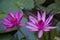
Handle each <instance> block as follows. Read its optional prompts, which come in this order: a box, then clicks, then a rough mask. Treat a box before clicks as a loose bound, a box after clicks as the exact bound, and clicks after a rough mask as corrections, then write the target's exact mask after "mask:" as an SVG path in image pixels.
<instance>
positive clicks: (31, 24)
mask: <svg viewBox="0 0 60 40" xmlns="http://www.w3.org/2000/svg"><path fill="white" fill-rule="evenodd" d="M27 24H29V25H30V26H33V27H34V28H38V27H37V26H36V25H35V24H33V23H31V22H27Z"/></svg>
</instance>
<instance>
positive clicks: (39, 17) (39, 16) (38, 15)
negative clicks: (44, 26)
mask: <svg viewBox="0 0 60 40" xmlns="http://www.w3.org/2000/svg"><path fill="white" fill-rule="evenodd" d="M37 17H38V21H40V20H41V15H40V13H39V12H38V14H37Z"/></svg>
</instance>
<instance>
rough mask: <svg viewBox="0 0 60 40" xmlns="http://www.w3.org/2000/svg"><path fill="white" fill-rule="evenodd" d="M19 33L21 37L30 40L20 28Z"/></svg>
mask: <svg viewBox="0 0 60 40" xmlns="http://www.w3.org/2000/svg"><path fill="white" fill-rule="evenodd" d="M19 31H20V32H21V33H22V35H23V36H24V37H25V38H26V40H31V39H30V38H29V36H27V35H26V34H25V33H24V32H23V31H22V29H21V28H20V29H19Z"/></svg>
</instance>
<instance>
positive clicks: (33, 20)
mask: <svg viewBox="0 0 60 40" xmlns="http://www.w3.org/2000/svg"><path fill="white" fill-rule="evenodd" d="M29 19H30V20H31V21H32V22H33V23H34V24H35V23H37V20H36V19H35V18H34V17H32V16H29Z"/></svg>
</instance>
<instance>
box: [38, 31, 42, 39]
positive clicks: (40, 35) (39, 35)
mask: <svg viewBox="0 0 60 40" xmlns="http://www.w3.org/2000/svg"><path fill="white" fill-rule="evenodd" d="M42 36H43V31H42V30H41V31H39V33H38V38H41V37H42Z"/></svg>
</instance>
